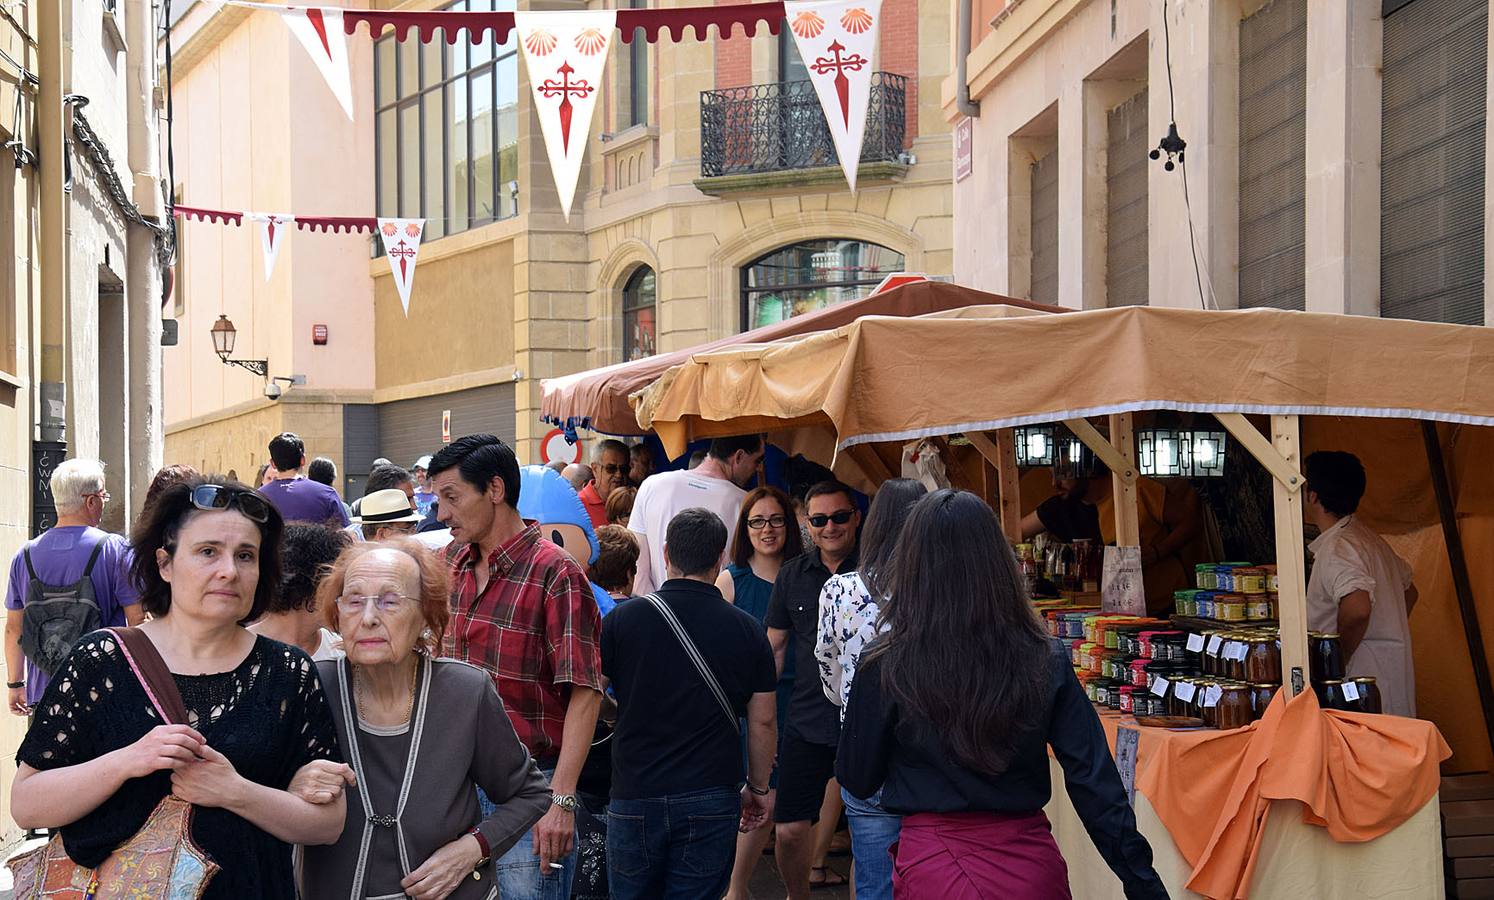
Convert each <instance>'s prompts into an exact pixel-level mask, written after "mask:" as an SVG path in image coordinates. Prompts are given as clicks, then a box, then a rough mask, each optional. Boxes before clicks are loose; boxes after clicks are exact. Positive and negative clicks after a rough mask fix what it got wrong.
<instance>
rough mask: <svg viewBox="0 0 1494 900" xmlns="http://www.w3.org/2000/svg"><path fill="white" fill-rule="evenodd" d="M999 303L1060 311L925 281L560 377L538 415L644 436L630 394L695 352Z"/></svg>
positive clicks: (549, 383)
mask: <svg viewBox="0 0 1494 900" xmlns="http://www.w3.org/2000/svg"><path fill="white" fill-rule="evenodd" d="M988 304H1002V305H1007V306H1015V307H1021V308H1024V309H1030V310H1042V311H1044V312H1062V310H1060V309H1058V308H1056V307H1051V306H1046V305H1044V304H1041V303H1032V302H1030V301H1027V300H1016V299H1013V298H1011V297H1003V296H1001V295H999V294H987V293H985V292H983V291H976V290H971V289H970V288H962V287H957V286H955V285H952V284H945V283H942V282H935V281H926V282H918V283H915V284H909V285H904V286H903V287H900V288H896V289H894V290H891V291H888V292H886V293H883V294H876V295H874V296H871V297H865V298H862V299H860V300H853V301H850V302H847V303H840V304H837V305H835V306H829V307H826V308H825V309H822V310H817V311H815V312H812V313H807V314H805V315H802V316H795V317H794V318H792V319H787V320H785V321H782V322H777V323H775V324H773V325H767V326H764V327H762V328H758V329H756V330H753V331H748V332H745V333H743V334H738V335H733V336H732V337H729V338H723V339H721V340H719V341H713V342H711V343H708V344H702V345H700V346H698V347H692V348H690V349H688V350H676V351H674V352H672V353H661V354H659V355H657V356H650V357H647V358H645V359H638V360H633V361H632V362H626V363H619V364H617V365H613V366H607V367H605V368H601V369H591V370H589V371H586V372H578V373H576V374H574V375H566V376H562V377H560V378H547V379H545V380H544V381H543V382H542V384H541V389H542V390H543V392H544V394H543V399H542V400H541V404H540V415H541V417H542V418H543V419H544V420H545V421H546V422H550V423H552V424H555V425H560V426H562V427H571V428H589V429H592V430H594V431H600V432H603V433H606V434H621V435H626V434H643V433H644V432H646V431H647V429H646V428H640V427H639V426H638V421H637V418H636V417H635V415H634V413H633V410H632V408H631V407H630V406H629V405H628V395H629V394H632V393H634V392H635V391H639V390H642V389H643V388H645V387H647V386H648V385H650V384H652V383H653V382H654V380H655V379H657V378H658V377H659V376H660V375H662V374H663V373H664V372H665V371H666V370H667V369H669V368H670V367H671V366H676V365H679V364H680V363H683V362H686V361H687V360H689V359H690V357H691V356H692V355H694V354H697V353H706V352H710V351H713V350H719V349H722V348H725V347H729V346H733V345H737V344H761V343H766V342H769V341H776V340H779V339H781V338H786V337H793V336H796V335H803V334H808V333H810V332H816V331H824V330H826V329H832V328H838V327H840V326H842V325H845V324H846V323H848V322H851V321H853V320H855V319H856V318H858V317H860V316H918V315H923V314H925V313H932V312H940V311H943V310H950V309H958V308H961V307H967V306H978V305H988Z"/></svg>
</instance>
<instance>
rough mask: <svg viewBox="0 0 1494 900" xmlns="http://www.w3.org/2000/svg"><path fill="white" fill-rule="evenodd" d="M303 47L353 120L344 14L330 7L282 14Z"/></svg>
mask: <svg viewBox="0 0 1494 900" xmlns="http://www.w3.org/2000/svg"><path fill="white" fill-rule="evenodd" d="M280 15H281V16H282V17H283V18H284V19H285V26H286V27H287V28H289V29H290V32H291V34H293V35H295V36H296V40H298V41H300V42H301V46H302V47H305V48H306V52H307V53H308V54H310V55H311V61H312V62H314V63H316V67H317V70H318V71H320V72H321V73H322V78H324V79H326V81H327V87H329V88H331V89H332V93H333V94H334V95H335V96H336V97H337V102H338V103H341V104H342V111H343V112H345V113H347V114H348V118H349V119H352V118H353V76H352V72H351V70H350V69H349V68H348V36H347V33H346V32H344V31H343V30H342V10H340V9H332V8H328V7H317V6H312V7H305V8H300V7H297V8H288V9H286V10H285V11H284V12H282V13H281V14H280Z"/></svg>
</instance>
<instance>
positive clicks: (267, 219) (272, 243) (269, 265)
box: [245, 212, 296, 281]
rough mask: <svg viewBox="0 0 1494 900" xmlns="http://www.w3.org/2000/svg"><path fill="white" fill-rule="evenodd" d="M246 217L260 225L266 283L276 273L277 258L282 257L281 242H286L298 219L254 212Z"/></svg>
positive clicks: (283, 215)
mask: <svg viewBox="0 0 1494 900" xmlns="http://www.w3.org/2000/svg"><path fill="white" fill-rule="evenodd" d="M245 215H247V216H248V217H249V218H250V219H253V220H254V221H255V222H257V223H258V224H259V245H260V247H261V248H262V249H263V250H264V255H265V257H264V258H265V281H269V280H270V275H271V274H272V273H273V272H274V271H275V258H276V257H278V256H279V255H280V242H281V241H283V240H285V235H286V233H287V232H289V231H290V230H291V227H292V226H293V225H295V224H296V219H295V217H294V216H288V215H285V214H284V213H257V212H252V213H246V214H245Z"/></svg>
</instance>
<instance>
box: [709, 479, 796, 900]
mask: <svg viewBox="0 0 1494 900" xmlns="http://www.w3.org/2000/svg"><path fill="white" fill-rule="evenodd" d="M734 534H735V535H736V537H735V538H733V539H732V547H731V562H730V563H729V564H728V565H727V567H726V569H725V570H724V571H722V573H721V576H720V577H719V578H717V579H716V587H717V588H719V589H720V590H721V595H722V596H723V597H725V598H726V600H727V602H729V603H734V604H736V605H737V607H739V608H740V609H742V610H744V611H746V612H748V613H751V614H752V617H753V618H755V619H757V620H758V621H759V622H761V621H762V620H763V616H765V615H766V614H767V612H768V598H769V597H770V596H772V594H773V582H774V581H775V580H777V578H778V570H779V568H781V567H782V566H783V564H784V563H785V562H787V561H788V560H790V559H793V558H794V557H796V556H798V555H799V554H800V553H802V552H804V544H803V542H802V540H801V539H800V537H799V520H798V519H797V518H795V517H794V510H793V504H792V503H790V502H789V498H788V495H787V494H785V493H784V492H783V491H780V490H779V489H778V488H775V487H760V488H755V489H754V490H752V491H751V492H749V493H748V494H747V496H746V497H744V498H742V509H741V512H740V513H739V515H738V517H737V528H736V531H735V532H734ZM793 657H794V655H793V652H792V650H790V651H789V653H788V654H786V655H785V658H784V668H783V674H782V675H781V676H780V677H779V679H778V733H779V734H780V735H781V734H783V717H784V714H785V713H786V712H787V710H788V702H789V697H791V696H793V693H794V658H793ZM744 733H745V730H744ZM744 746H745V745H744ZM743 752H744V758H745V749H744V751H743ZM774 781H775V782H776V781H777V775H776V773H775V775H774ZM772 834H773V829H772V828H758V829H754V830H753V831H750V832H748V833H747V834H743V835H740V836H738V838H737V859H736V864H735V866H734V867H733V868H732V873H731V887H730V888H729V889H728V890H727V893H726V897H727V900H743V898H745V897H747V896H748V894H747V886H748V883H749V882H750V881H751V880H752V873H753V871H754V870H755V869H756V867H757V862H758V860H760V859H762V855H763V847H764V846H766V845H767V843H768V838H769V837H771V836H772Z"/></svg>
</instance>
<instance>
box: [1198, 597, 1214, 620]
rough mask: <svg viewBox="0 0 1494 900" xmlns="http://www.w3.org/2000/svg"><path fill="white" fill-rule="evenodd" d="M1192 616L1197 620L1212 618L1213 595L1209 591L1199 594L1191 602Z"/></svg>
mask: <svg viewBox="0 0 1494 900" xmlns="http://www.w3.org/2000/svg"><path fill="white" fill-rule="evenodd" d="M1193 615H1194V617H1195V618H1199V619H1212V618H1214V595H1213V593H1211V592H1209V591H1203V592H1201V593H1199V595H1198V596H1197V597H1195V598H1194V600H1193Z"/></svg>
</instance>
